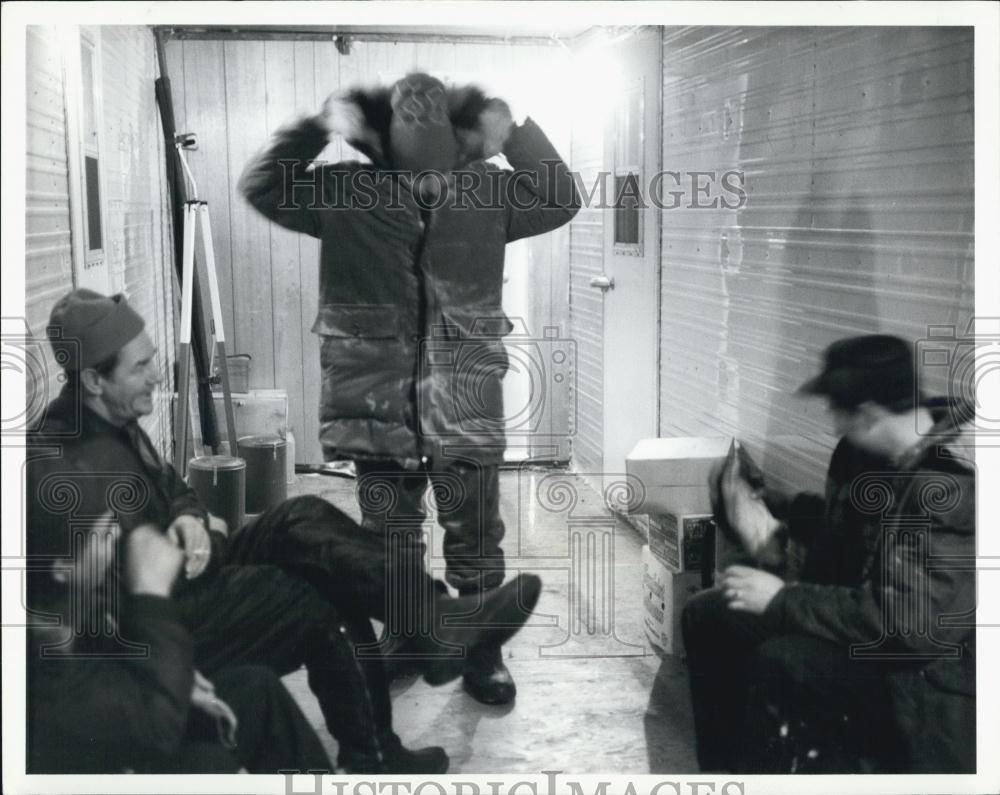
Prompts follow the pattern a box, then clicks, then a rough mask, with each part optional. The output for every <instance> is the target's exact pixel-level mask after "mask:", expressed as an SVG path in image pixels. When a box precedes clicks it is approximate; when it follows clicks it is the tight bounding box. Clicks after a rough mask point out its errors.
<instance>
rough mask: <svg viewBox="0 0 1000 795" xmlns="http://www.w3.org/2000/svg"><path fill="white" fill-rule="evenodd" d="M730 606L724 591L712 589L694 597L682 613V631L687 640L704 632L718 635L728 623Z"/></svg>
mask: <svg viewBox="0 0 1000 795" xmlns="http://www.w3.org/2000/svg"><path fill="white" fill-rule="evenodd" d="M729 612H730V610H729V605H728V603H727V601H726V598H725V596H724V595H723V593H722V591H721V590H719V589H717V588H711V589H709V590H707V591H702V592H701V593H697V594H695V595H694V596H692V597H691V598H690V599H689V600H688V602H687V604H686V605H684V609H683V610H682V611H681V631H682V633H683V634H684V637H685V639H687V638H693V637H695V636H697V635H698V634H700V633H701V632H702V631H705V630H707V631H709V632H711V633H712V634H713V635H716V634H717V633H718V631H719V628H720V627H721V626H722V625H723V624H725V623H726V621H727V620H728V618H729V616H728V613H729Z"/></svg>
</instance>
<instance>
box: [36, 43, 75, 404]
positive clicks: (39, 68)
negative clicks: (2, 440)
mask: <svg viewBox="0 0 1000 795" xmlns="http://www.w3.org/2000/svg"><path fill="white" fill-rule="evenodd" d="M25 44H26V51H27V52H26V57H27V75H26V79H27V85H26V100H27V131H26V135H25V146H26V157H27V164H26V165H27V174H26V183H25V191H26V193H25V197H24V201H25V240H24V252H25V274H24V275H25V301H24V306H25V311H26V321H27V325H28V330H29V332H30V334H31V335H32V336H33V337H35V338H36V339H37V341H38V342H39V345H38V346H37V350H39V351H41V352H42V354H43V355H44V357H45V361H46V362H47V363H48V365H49V366H48V367H47V368H46V373H47V380H46V381H45V384H46V386H47V390H46V391H47V395H46V396H45V397H42V398H40V401H45V402H47V401H48V399H51V398H52V397H54V396H55V394H56V392H58V390H59V383H58V381H57V380H56V376H57V373H58V368H56V367H55V366H54V363H53V362H52V361H51V356H50V351H49V347H48V344H47V343H46V342H45V339H46V337H45V326H46V324H47V323H48V320H49V312H50V311H51V310H52V305H53V304H54V303H55V302H56V300H58V298H59V296H61V295H62V294H63V293H65V292H66V290H67V289H68V286H69V285H70V284H71V283H72V279H73V274H72V271H73V264H72V252H71V249H70V215H69V178H68V168H67V163H66V119H65V113H64V95H63V76H62V58H61V55H60V48H59V40H58V38H57V36H56V32H55V30H54V29H53V28H45V27H36V26H29V27H28V29H27V41H26V43H25ZM39 386H41V385H39ZM29 400H32V398H29ZM39 405H41V403H39Z"/></svg>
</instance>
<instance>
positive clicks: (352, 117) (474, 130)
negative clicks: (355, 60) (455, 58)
mask: <svg viewBox="0 0 1000 795" xmlns="http://www.w3.org/2000/svg"><path fill="white" fill-rule="evenodd" d="M414 80H417V81H421V80H422V81H426V82H425V85H424V86H423V87H422V88H426V85H427V84H430V85H431V86H432V90H433V91H435V92H436V93H437V94H438V96H437V99H438V100H439V102H440V110H441V111H443V112H442V113H440V114H439V118H438V119H437V120H436V124H435V123H432V124H430V125H428V124H425V123H420V121H419V120H416V122H415V123H413V122H414V120H412V119H409V120H407V121H406V122H404V121H402V120H401V113H400V112H399V108H400V86H401V85H404V86H405V84H406V83H407V81H409V82H411V83H412V81H414ZM323 113H324V116H325V119H326V123H327V126H328V127H329V129H330V130H331V131H332V132H336V133H339V134H340V135H342V136H343V137H344V139H345V140H346V141H347V142H348V143H349V144H350V145H351V146H353V147H354V148H355V149H357V150H358V151H359V152H361V153H362V154H364V155H365V156H366V157H368V158H369V159H370V160H371V161H372V163H373V164H375V165H376V166H378V167H380V168H394V169H411V170H420V169H423V168H428V169H431V168H437V169H440V170H453V169H459V168H463V167H464V166H467V165H468V164H469V163H472V162H475V161H477V160H482V159H485V158H489V157H492V156H493V155H495V154H497V153H499V152H500V151H502V150H503V145H504V144H505V143H506V141H507V138H508V137H509V136H510V132H511V127H512V123H513V122H512V119H511V113H510V109H509V108H508V107H507V103H506V102H504V101H503V100H501V99H497V98H492V97H487V96H486V94H485V93H484V92H483V91H482V89H480V88H478V87H477V86H472V85H466V86H452V87H445V86H444V85H443V84H441V83H440V82H439V81H437V80H436V79H435V78H432V77H429V76H427V75H421V74H419V73H417V74H411V75H407V77H405V78H403V80H401V81H399V82H398V83H396V84H395V85H393V86H389V87H376V88H351V89H348V90H346V91H344V92H341V93H338V94H334V95H333V96H331V97H330V98H329V99H328V100H327V103H326V105H325V107H324V109H323ZM445 114H446V116H447V118H444V115H445ZM407 124H411V127H412V128H419V129H417V133H418V135H419V134H421V133H422V134H423V135H424V136H427V135H437V136H439V143H444V144H446V146H436V147H433V148H434V150H435V151H433V152H431V151H430V150H431V147H430V146H427V147H426V149H425V152H426V156H425V159H426V162H421V156H420V146H421V144H423V141H421V142H419V143H418V144H417V148H416V151H414V148H413V147H412V146H411V148H410V154H411V156H409V157H407V156H406V155H404V154H401V145H400V144H401V142H400V140H399V138H402V137H403V134H407V133H409V132H410V131H409V130H407V129H406V125H407ZM429 127H430V128H436V129H432V130H431V132H430V133H428V128H429ZM401 130H402V134H401ZM394 136H396V138H397V140H393V138H394ZM449 136H450V137H451V138H453V144H452V140H450V139H449ZM441 138H444V139H448V140H444V141H441V140H440V139H441ZM443 152H447V154H445V155H442V153H443ZM442 157H443V158H444V159H443V160H442ZM448 161H452V162H448Z"/></svg>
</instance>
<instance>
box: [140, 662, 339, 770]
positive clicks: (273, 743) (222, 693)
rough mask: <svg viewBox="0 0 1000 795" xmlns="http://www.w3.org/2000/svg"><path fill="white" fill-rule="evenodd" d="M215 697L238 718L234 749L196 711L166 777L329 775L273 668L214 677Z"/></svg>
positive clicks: (240, 669)
mask: <svg viewBox="0 0 1000 795" xmlns="http://www.w3.org/2000/svg"><path fill="white" fill-rule="evenodd" d="M212 683H213V684H214V685H215V692H216V694H217V695H218V696H219V698H220V699H222V700H223V701H224V702H226V704H228V705H229V706H230V707H231V708H232V710H233V712H234V713H235V714H236V717H237V720H238V728H237V731H236V747H235V748H232V749H227V748H225V747H223V745H222V742H221V741H220V739H219V736H218V728H217V726H216V724H215V721H214V720H213V719H212V718H210V717H209V716H207V715H206V714H205V713H203V712H201V711H199V710H195V709H192V710H191V716H190V718H189V721H188V733H187V737H186V738H185V742H184V745H183V746H182V747H181V750H180V753H178V754H177V756H176V758H175V759H174V760H172V761H171V763H170V764H168V765H166V766H165V768H164V769H162V770H155V771H147V772H162V773H235V772H237V771H238V770H240V769H245V770H247V771H248V772H250V773H261V774H268V773H278V772H279V771H286V770H287V771H294V770H298V771H301V772H303V773H304V772H307V771H327V772H331V771H332V770H333V765H331V764H330V760H329V759H328V758H327V756H326V752H325V751H324V750H323V746H322V744H321V743H320V741H319V738H318V737H317V736H316V733H315V732H314V731H313V730H312V727H311V726H310V725H309V722H308V721H307V720H306V718H305V716H304V715H303V714H302V711H301V710H300V709H299V707H298V705H297V704H296V703H295V701H294V699H293V698H292V697H291V695H290V694H289V693H288V691H287V690H286V689H285V687H284V685H283V684H282V683H281V680H280V679H278V677H277V676H276V675H275V673H274V672H273V671H272V670H271V669H270V668H265V667H262V666H250V665H247V666H237V667H231V668H223V669H221V670H219V671H216V672H215V674H214V675H213V677H212Z"/></svg>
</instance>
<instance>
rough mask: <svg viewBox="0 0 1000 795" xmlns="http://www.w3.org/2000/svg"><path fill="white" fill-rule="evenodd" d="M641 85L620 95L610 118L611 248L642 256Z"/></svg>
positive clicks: (643, 202) (630, 88) (623, 252)
mask: <svg viewBox="0 0 1000 795" xmlns="http://www.w3.org/2000/svg"><path fill="white" fill-rule="evenodd" d="M643 112H644V108H643V94H642V82H641V81H639V82H636V83H635V84H633V85H632V86H631V87H629V88H627V89H626V90H625V91H623V92H622V94H621V97H620V99H619V101H618V103H617V106H616V108H615V118H614V152H615V155H614V167H615V173H614V178H615V179H614V185H615V195H614V249H615V253H616V254H630V255H634V256H642V237H643V234H642V233H643V216H644V213H643V212H642V211H643V209H644V208H645V199H644V194H643V181H644V174H643V162H642V161H643V144H644V140H643Z"/></svg>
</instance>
